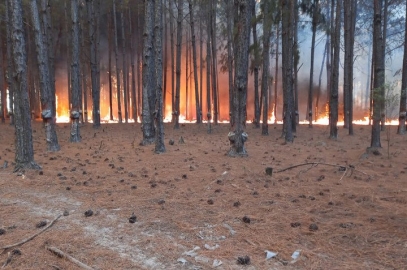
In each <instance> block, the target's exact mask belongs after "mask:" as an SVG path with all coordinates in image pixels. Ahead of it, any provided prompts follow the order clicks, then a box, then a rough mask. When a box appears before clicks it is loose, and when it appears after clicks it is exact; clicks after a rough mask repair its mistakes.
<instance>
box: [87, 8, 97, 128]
mask: <svg viewBox="0 0 407 270" xmlns="http://www.w3.org/2000/svg"><path fill="white" fill-rule="evenodd" d="M86 6H87V13H88V25H89V41H90V43H89V53H90V70H91V82H92V83H91V84H92V103H93V110H92V120H93V127H94V128H98V127H100V89H99V88H98V82H97V80H98V76H97V58H96V54H97V52H96V51H97V42H96V35H97V34H96V19H97V18H96V15H95V6H94V1H93V0H86Z"/></svg>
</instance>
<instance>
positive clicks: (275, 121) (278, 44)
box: [273, 23, 280, 124]
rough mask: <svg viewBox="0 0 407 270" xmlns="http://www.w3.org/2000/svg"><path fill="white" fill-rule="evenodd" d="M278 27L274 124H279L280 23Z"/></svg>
mask: <svg viewBox="0 0 407 270" xmlns="http://www.w3.org/2000/svg"><path fill="white" fill-rule="evenodd" d="M276 27H277V29H276V36H277V41H276V70H275V75H274V109H273V111H274V124H277V104H278V82H279V78H278V70H279V65H278V58H279V53H280V50H279V47H280V25H279V23H278V24H277V26H276Z"/></svg>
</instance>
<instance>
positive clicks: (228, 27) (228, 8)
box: [225, 1, 233, 119]
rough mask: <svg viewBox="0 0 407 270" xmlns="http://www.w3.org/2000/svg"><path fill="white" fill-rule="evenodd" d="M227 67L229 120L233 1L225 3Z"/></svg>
mask: <svg viewBox="0 0 407 270" xmlns="http://www.w3.org/2000/svg"><path fill="white" fill-rule="evenodd" d="M225 8H226V20H227V23H226V32H227V54H228V56H227V57H228V58H227V65H228V79H229V81H228V82H229V119H231V116H232V112H233V12H232V9H233V1H226V7H225Z"/></svg>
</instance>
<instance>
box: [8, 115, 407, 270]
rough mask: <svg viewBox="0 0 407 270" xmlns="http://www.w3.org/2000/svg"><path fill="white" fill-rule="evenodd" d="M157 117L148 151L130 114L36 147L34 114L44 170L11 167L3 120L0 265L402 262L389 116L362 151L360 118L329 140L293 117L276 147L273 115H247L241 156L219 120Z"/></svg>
mask: <svg viewBox="0 0 407 270" xmlns="http://www.w3.org/2000/svg"><path fill="white" fill-rule="evenodd" d="M165 128H166V131H165V132H166V148H167V152H166V153H164V154H155V153H154V152H153V149H154V146H140V145H139V143H140V141H141V139H142V134H141V129H140V125H139V124H136V125H135V124H121V125H120V124H104V125H102V127H101V128H100V129H98V130H94V129H93V128H92V126H91V124H89V125H85V126H82V127H81V135H82V142H81V143H76V144H72V143H69V142H68V139H69V132H70V130H69V124H58V129H57V132H58V136H59V142H60V145H61V151H59V152H57V153H48V152H46V151H44V149H45V148H46V147H45V139H44V130H43V128H42V124H41V123H40V122H36V123H34V124H33V129H34V131H35V133H34V134H33V136H34V148H35V160H36V162H37V163H38V164H40V165H41V166H42V170H40V171H31V170H30V171H25V172H22V173H13V160H14V144H13V138H14V129H13V128H12V127H11V126H9V125H4V124H3V125H1V126H0V157H1V159H0V167H1V166H3V167H4V168H2V169H0V253H1V254H0V267H2V266H3V267H4V269H80V267H81V266H79V265H78V264H79V263H78V262H76V263H75V261H74V260H75V259H76V260H77V261H79V262H81V263H83V264H84V265H82V267H85V269H86V266H87V267H91V268H93V269H212V268H213V269H406V268H407V257H406V254H407V244H406V243H407V242H406V240H407V225H406V224H407V197H406V195H407V174H406V171H407V164H406V162H405V153H406V147H407V144H406V142H407V136H399V135H396V134H395V133H396V128H395V127H391V130H390V133H389V135H390V136H389V137H387V133H386V132H382V145H383V148H381V149H380V150H379V152H375V151H373V152H372V151H371V152H370V153H366V147H367V146H368V145H369V143H370V127H368V126H357V127H356V128H355V135H354V136H348V135H346V130H344V129H342V128H340V130H339V139H338V140H337V141H332V140H329V139H328V131H329V130H328V127H326V126H314V128H313V129H309V128H308V127H307V126H300V127H299V128H298V132H297V135H296V138H295V141H294V143H293V144H286V145H285V144H284V143H283V142H284V140H283V139H282V138H280V135H281V128H282V127H281V125H278V126H274V125H271V126H270V129H269V130H270V135H269V136H261V135H260V130H258V129H254V128H253V127H252V126H251V125H249V126H248V127H247V132H248V134H249V140H248V141H247V143H246V146H247V151H248V154H249V155H248V157H244V158H231V157H228V156H227V155H226V153H227V152H228V150H229V143H228V139H227V133H228V131H229V130H228V125H227V124H223V125H218V126H214V127H213V130H212V134H207V132H206V126H205V125H201V126H197V125H195V124H185V125H182V126H181V128H180V129H179V130H173V129H172V126H170V125H169V124H166V126H165ZM181 137H182V139H183V142H182V139H181ZM387 138H389V139H387ZM170 139H172V140H174V144H173V145H170V144H169V143H168V142H169V140H170ZM388 146H389V148H388ZM6 163H7V165H6ZM305 164H306V165H305ZM295 165H301V166H298V167H293V166H295ZM267 168H269V169H268V171H267V172H268V173H270V168H272V170H273V172H272V175H268V174H267V173H266V169H267ZM287 168H288V169H287ZM284 169H287V170H284ZM32 236H35V237H34V238H32ZM21 241H22V242H21ZM13 244H18V245H16V246H15V247H9V248H6V249H4V247H7V246H10V245H13ZM55 249H58V250H60V251H61V252H62V254H61V253H60V256H57V254H56V253H57V252H56V251H55ZM52 250H54V251H52ZM266 251H268V252H266ZM295 251H297V252H296V254H297V255H299V256H298V257H297V258H295V259H294V258H292V255H293V253H294V252H295ZM271 252H273V253H271ZM274 253H275V254H276V255H275V254H274ZM61 255H66V256H70V259H71V260H69V259H68V258H66V257H64V258H61ZM267 255H268V256H269V257H271V258H269V259H267V258H266V256H267ZM273 255H275V256H273ZM294 257H296V256H294ZM87 269H90V268H87Z"/></svg>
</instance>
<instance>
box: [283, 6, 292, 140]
mask: <svg viewBox="0 0 407 270" xmlns="http://www.w3.org/2000/svg"><path fill="white" fill-rule="evenodd" d="M281 10H282V65H283V67H282V69H283V100H284V105H283V122H284V123H283V135H284V138H285V142H286V143H287V142H293V141H294V136H293V132H292V118H293V117H294V115H293V107H294V96H293V16H294V14H293V12H294V4H293V0H282V9H281Z"/></svg>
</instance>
